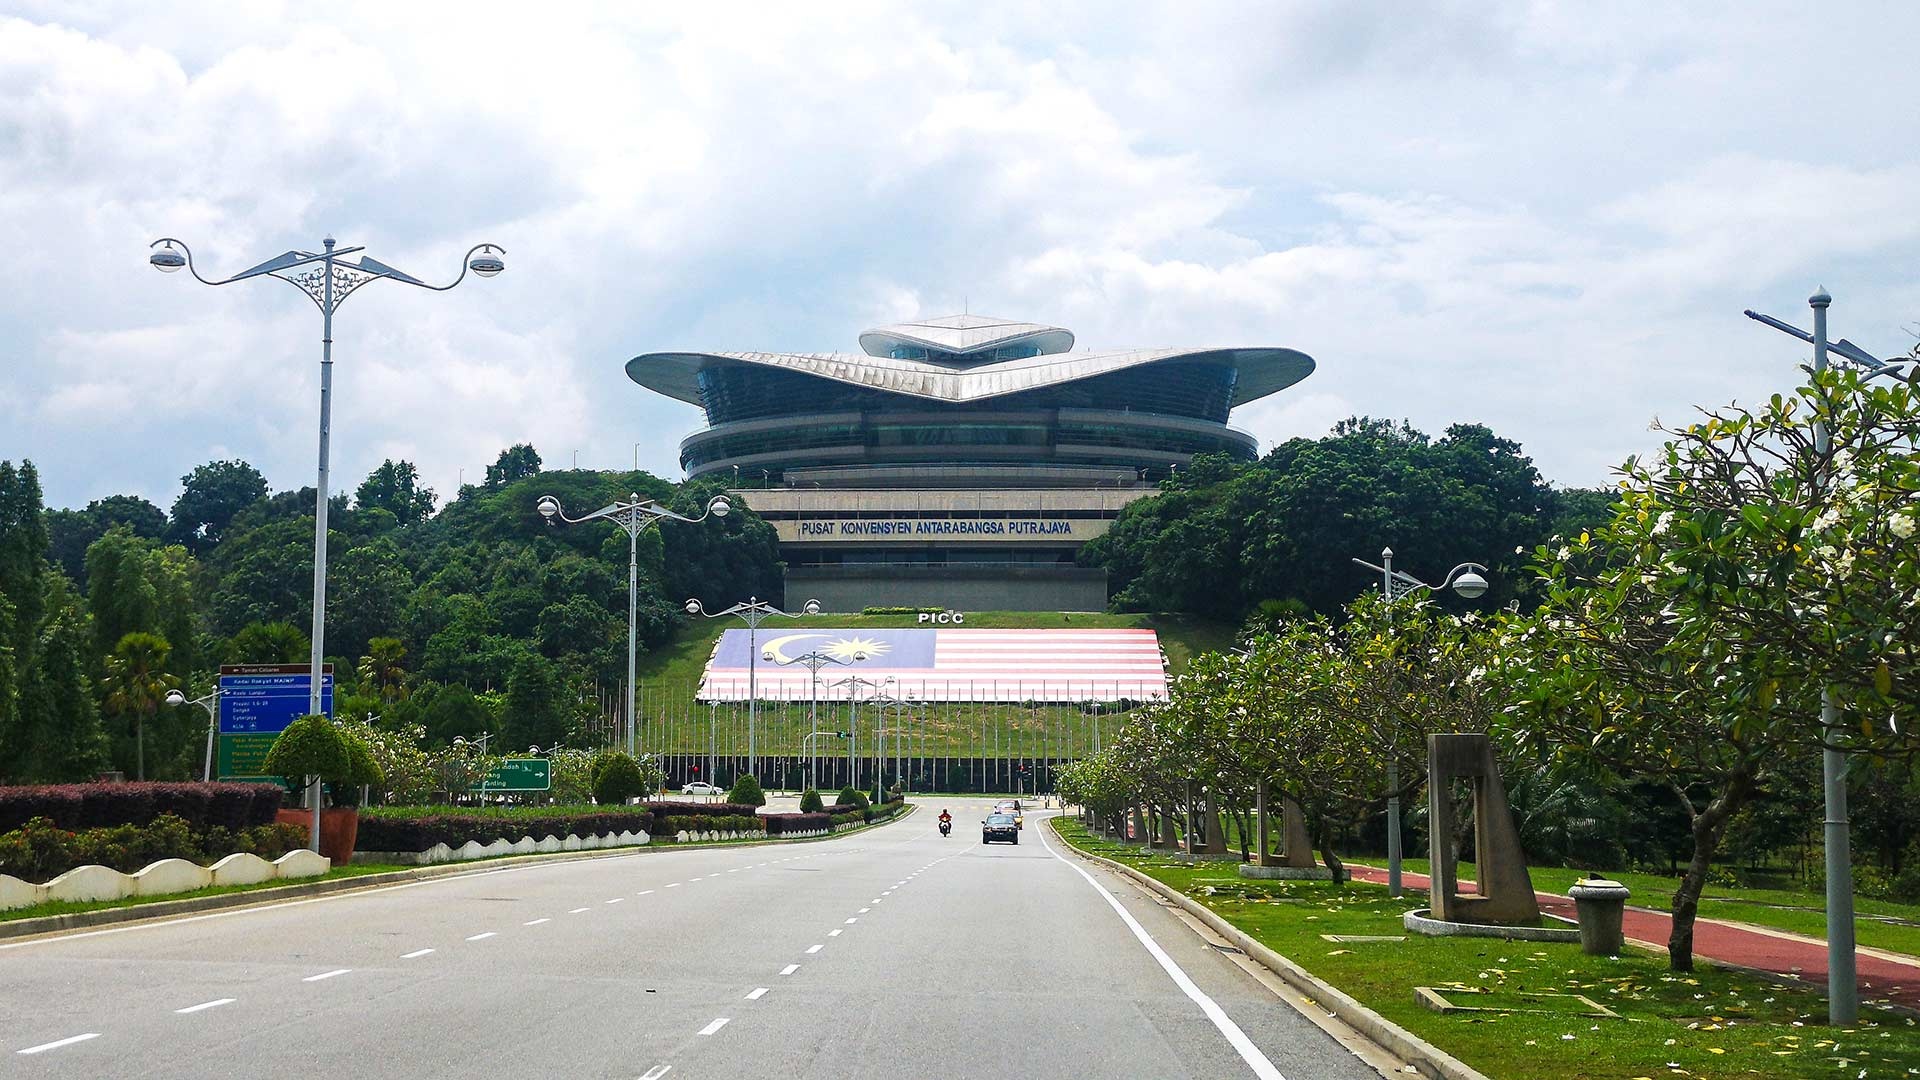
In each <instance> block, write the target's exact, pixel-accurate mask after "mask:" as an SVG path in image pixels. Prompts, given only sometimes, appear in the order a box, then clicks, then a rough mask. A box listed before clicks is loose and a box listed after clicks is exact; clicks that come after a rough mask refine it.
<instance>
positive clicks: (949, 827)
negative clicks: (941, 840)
mask: <svg viewBox="0 0 1920 1080" xmlns="http://www.w3.org/2000/svg"><path fill="white" fill-rule="evenodd" d="M940 835H941V836H951V835H953V822H951V821H943V822H941V823H940Z"/></svg>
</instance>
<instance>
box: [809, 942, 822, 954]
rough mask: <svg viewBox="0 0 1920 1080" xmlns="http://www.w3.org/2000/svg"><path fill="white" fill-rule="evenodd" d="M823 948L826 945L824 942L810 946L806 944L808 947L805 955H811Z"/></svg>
mask: <svg viewBox="0 0 1920 1080" xmlns="http://www.w3.org/2000/svg"><path fill="white" fill-rule="evenodd" d="M824 948H826V946H825V945H824V944H822V945H811V946H808V947H807V955H808V956H812V955H813V954H814V953H817V952H819V951H820V950H821V949H824Z"/></svg>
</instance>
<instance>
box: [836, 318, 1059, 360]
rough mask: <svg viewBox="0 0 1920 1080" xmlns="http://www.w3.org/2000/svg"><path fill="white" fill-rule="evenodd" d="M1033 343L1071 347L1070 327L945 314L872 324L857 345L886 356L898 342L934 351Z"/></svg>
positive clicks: (1043, 348) (1052, 349) (1040, 347)
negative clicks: (935, 317) (883, 324)
mask: <svg viewBox="0 0 1920 1080" xmlns="http://www.w3.org/2000/svg"><path fill="white" fill-rule="evenodd" d="M1015 344H1026V345H1032V346H1033V347H1034V348H1035V350H1036V351H1038V352H1043V353H1062V352H1066V351H1067V350H1068V349H1071V348H1073V331H1071V330H1062V329H1061V328H1060V327H1057V326H1042V325H1040V324H1039V323H1030V322H1016V321H1014V320H1012V319H996V318H994V317H993V316H991V315H946V316H943V317H941V318H937V319H920V320H916V321H913V322H904V323H895V324H894V325H892V326H880V327H875V328H874V329H872V330H863V331H861V333H860V348H861V349H862V350H864V351H865V352H866V353H867V355H869V356H886V355H888V354H889V353H891V352H892V351H893V350H894V349H895V348H898V347H901V346H907V347H916V346H917V347H919V348H923V349H931V350H934V351H936V352H946V353H955V354H959V355H960V356H964V355H965V354H967V353H977V352H986V351H987V350H989V349H997V348H1001V347H1003V346H1007V345H1015Z"/></svg>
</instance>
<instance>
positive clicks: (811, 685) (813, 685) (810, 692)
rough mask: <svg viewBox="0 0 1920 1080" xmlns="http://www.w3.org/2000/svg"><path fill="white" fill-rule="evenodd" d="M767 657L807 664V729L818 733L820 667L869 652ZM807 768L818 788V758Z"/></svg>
mask: <svg viewBox="0 0 1920 1080" xmlns="http://www.w3.org/2000/svg"><path fill="white" fill-rule="evenodd" d="M812 602H813V601H811V600H809V601H808V603H812ZM766 658H767V659H768V660H771V661H773V662H774V663H776V664H779V665H780V666H781V667H789V666H792V665H794V664H804V665H806V668H807V671H808V672H809V673H810V675H811V678H810V679H809V680H808V682H807V730H808V731H811V732H812V733H813V735H818V734H820V731H819V727H820V669H821V668H823V667H826V666H827V665H828V664H839V665H841V666H843V667H845V666H850V665H853V664H857V663H859V662H860V661H862V660H865V659H866V658H867V654H866V653H863V652H856V653H854V654H853V655H851V656H835V655H833V654H832V653H823V652H821V651H820V650H818V649H815V650H814V651H812V652H810V653H807V654H806V655H805V656H796V657H794V658H793V659H791V660H781V659H779V658H777V657H775V656H774V655H773V654H772V653H771V652H769V653H767V656H766ZM812 737H813V736H812V735H809V736H808V737H807V738H806V739H803V740H801V741H802V742H810V741H811V740H812ZM840 737H841V738H843V739H844V738H846V733H845V732H842V733H841V734H840ZM856 745H858V744H856ZM849 760H851V759H849ZM807 768H808V769H809V770H811V771H812V772H813V774H814V776H813V781H814V783H813V786H814V787H815V788H816V789H817V788H818V787H819V786H820V783H819V769H820V762H819V760H818V758H813V759H810V760H809V761H808V763H807ZM848 779H849V780H851V779H852V775H851V766H849V775H848Z"/></svg>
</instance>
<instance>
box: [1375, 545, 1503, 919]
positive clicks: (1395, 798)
mask: <svg viewBox="0 0 1920 1080" xmlns="http://www.w3.org/2000/svg"><path fill="white" fill-rule="evenodd" d="M1353 561H1354V562H1355V563H1358V564H1359V565H1361V566H1364V567H1366V568H1367V569H1369V570H1378V571H1379V572H1380V595H1382V596H1384V597H1386V598H1387V618H1388V619H1392V618H1393V601H1395V600H1397V599H1399V598H1400V597H1403V596H1406V595H1407V594H1409V593H1412V592H1416V591H1418V590H1420V589H1425V590H1427V591H1428V592H1444V591H1445V590H1446V589H1447V587H1448V586H1452V587H1453V591H1454V592H1456V593H1459V594H1460V595H1461V596H1464V597H1466V598H1467V599H1469V600H1472V599H1474V598H1476V597H1479V596H1481V595H1483V594H1485V593H1486V591H1487V579H1486V577H1485V574H1486V573H1487V568H1486V567H1484V566H1482V565H1480V564H1479V563H1474V562H1465V563H1461V564H1460V565H1459V566H1456V567H1454V568H1453V569H1451V570H1449V571H1447V576H1446V577H1444V578H1441V579H1440V584H1438V585H1429V584H1427V583H1426V582H1424V581H1421V580H1420V579H1419V578H1417V577H1414V576H1413V575H1412V574H1409V573H1407V572H1406V571H1404V570H1395V569H1394V568H1393V549H1392V548H1381V549H1380V562H1381V565H1375V564H1373V563H1370V562H1368V561H1366V560H1365V559H1355V560H1353ZM1388 742H1389V745H1388V747H1387V895H1389V896H1394V897H1398V896H1399V895H1400V758H1399V756H1398V754H1397V753H1396V751H1397V750H1398V748H1399V745H1400V717H1399V715H1398V714H1397V713H1396V714H1395V715H1394V718H1393V734H1392V735H1391V736H1390V737H1389V740H1388ZM1429 846H1431V845H1429Z"/></svg>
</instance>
